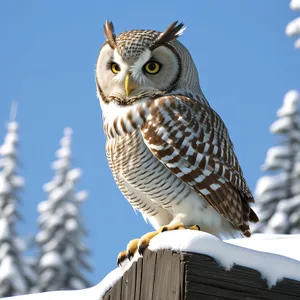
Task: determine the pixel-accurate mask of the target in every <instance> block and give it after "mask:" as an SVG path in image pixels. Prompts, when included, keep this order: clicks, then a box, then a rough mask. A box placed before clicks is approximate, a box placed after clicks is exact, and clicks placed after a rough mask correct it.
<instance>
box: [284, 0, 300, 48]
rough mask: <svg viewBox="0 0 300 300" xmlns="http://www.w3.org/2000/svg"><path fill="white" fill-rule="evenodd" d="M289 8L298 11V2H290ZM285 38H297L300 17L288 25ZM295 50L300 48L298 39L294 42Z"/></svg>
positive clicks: (299, 5) (299, 3)
mask: <svg viewBox="0 0 300 300" xmlns="http://www.w3.org/2000/svg"><path fill="white" fill-rule="evenodd" d="M290 8H291V9H292V10H295V11H300V0H291V2H290ZM285 33H286V35H287V36H296V37H297V36H299V35H300V17H298V18H296V19H294V20H292V21H291V22H289V23H288V25H287V26H286V29H285ZM295 48H297V49H299V48H300V38H298V39H296V41H295Z"/></svg>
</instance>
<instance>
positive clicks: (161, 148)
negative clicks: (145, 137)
mask: <svg viewBox="0 0 300 300" xmlns="http://www.w3.org/2000/svg"><path fill="white" fill-rule="evenodd" d="M150 147H151V148H152V149H155V150H163V149H164V147H163V146H161V145H154V144H152V145H150Z"/></svg>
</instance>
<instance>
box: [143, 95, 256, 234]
mask: <svg viewBox="0 0 300 300" xmlns="http://www.w3.org/2000/svg"><path fill="white" fill-rule="evenodd" d="M149 109H150V114H149V116H148V118H147V119H146V122H145V123H144V125H143V127H142V128H141V130H142V135H143V138H144V141H145V143H146V145H147V146H148V148H149V149H150V150H151V152H152V153H153V154H154V155H155V156H156V157H157V158H158V159H159V160H160V161H161V162H162V163H163V164H164V165H165V166H166V167H167V168H168V169H169V170H170V171H172V172H173V173H174V174H175V175H176V176H177V177H178V178H180V179H181V180H183V181H184V182H185V183H186V184H188V185H189V186H191V187H192V188H193V189H194V190H195V191H196V192H197V193H199V194H200V195H201V196H202V198H204V199H205V200H206V201H207V202H208V203H209V204H210V205H211V206H212V207H213V208H214V209H215V210H216V211H217V212H218V213H219V214H221V215H222V216H223V217H225V218H226V219H227V220H228V221H230V222H231V223H232V224H233V226H235V227H236V228H238V229H239V230H241V231H242V232H243V234H244V235H246V236H250V231H249V225H248V221H252V222H257V221H258V218H257V216H256V215H255V213H254V212H253V211H252V210H251V208H250V205H249V202H254V199H253V196H252V194H251V192H250V190H249V188H248V186H247V184H246V181H245V179H244V177H243V173H242V171H241V168H240V166H239V163H238V160H237V157H236V155H235V153H234V149H233V144H232V142H231V140H230V137H229V134H228V131H227V128H226V126H225V124H224V123H223V121H222V119H221V118H220V116H219V115H218V114H217V113H216V112H215V111H214V110H213V109H212V108H211V107H209V106H207V105H204V104H201V103H200V102H199V101H196V100H192V99H190V98H188V97H185V96H175V95H172V96H165V97H160V98H158V99H155V100H153V102H152V103H151V105H150V107H149Z"/></svg>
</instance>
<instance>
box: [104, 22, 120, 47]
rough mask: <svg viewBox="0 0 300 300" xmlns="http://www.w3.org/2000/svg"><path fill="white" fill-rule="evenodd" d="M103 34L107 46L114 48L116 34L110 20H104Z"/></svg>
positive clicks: (115, 45)
mask: <svg viewBox="0 0 300 300" xmlns="http://www.w3.org/2000/svg"><path fill="white" fill-rule="evenodd" d="M104 35H105V37H106V39H107V42H108V44H109V46H110V47H111V48H112V49H115V48H116V47H117V44H116V35H115V31H114V25H113V23H112V22H109V21H108V20H106V22H105V25H104Z"/></svg>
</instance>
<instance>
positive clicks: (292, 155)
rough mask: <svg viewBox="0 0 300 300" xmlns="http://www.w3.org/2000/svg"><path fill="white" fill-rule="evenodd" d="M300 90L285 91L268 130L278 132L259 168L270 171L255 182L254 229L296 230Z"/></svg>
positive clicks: (298, 214)
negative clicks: (274, 118)
mask: <svg viewBox="0 0 300 300" xmlns="http://www.w3.org/2000/svg"><path fill="white" fill-rule="evenodd" d="M299 100H300V94H299V92H297V91H295V90H291V91H289V92H287V93H286V95H285V97H284V100H283V105H282V107H281V108H280V109H279V110H278V111H277V116H278V117H279V119H278V120H277V121H275V122H274V123H273V124H272V125H271V127H270V131H271V133H272V134H278V135H281V136H282V141H281V143H280V144H279V145H277V146H273V147H271V148H270V149H269V150H268V152H267V156H266V160H265V163H264V165H263V166H262V169H263V170H264V171H269V172H271V173H273V174H272V175H266V176H263V177H261V178H260V179H259V180H258V182H257V186H256V191H255V194H256V203H257V204H256V207H255V211H256V212H257V214H258V216H259V218H260V222H259V223H258V224H257V225H256V226H255V227H254V232H265V233H283V234H292V233H300V113H299V108H298V105H299Z"/></svg>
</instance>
